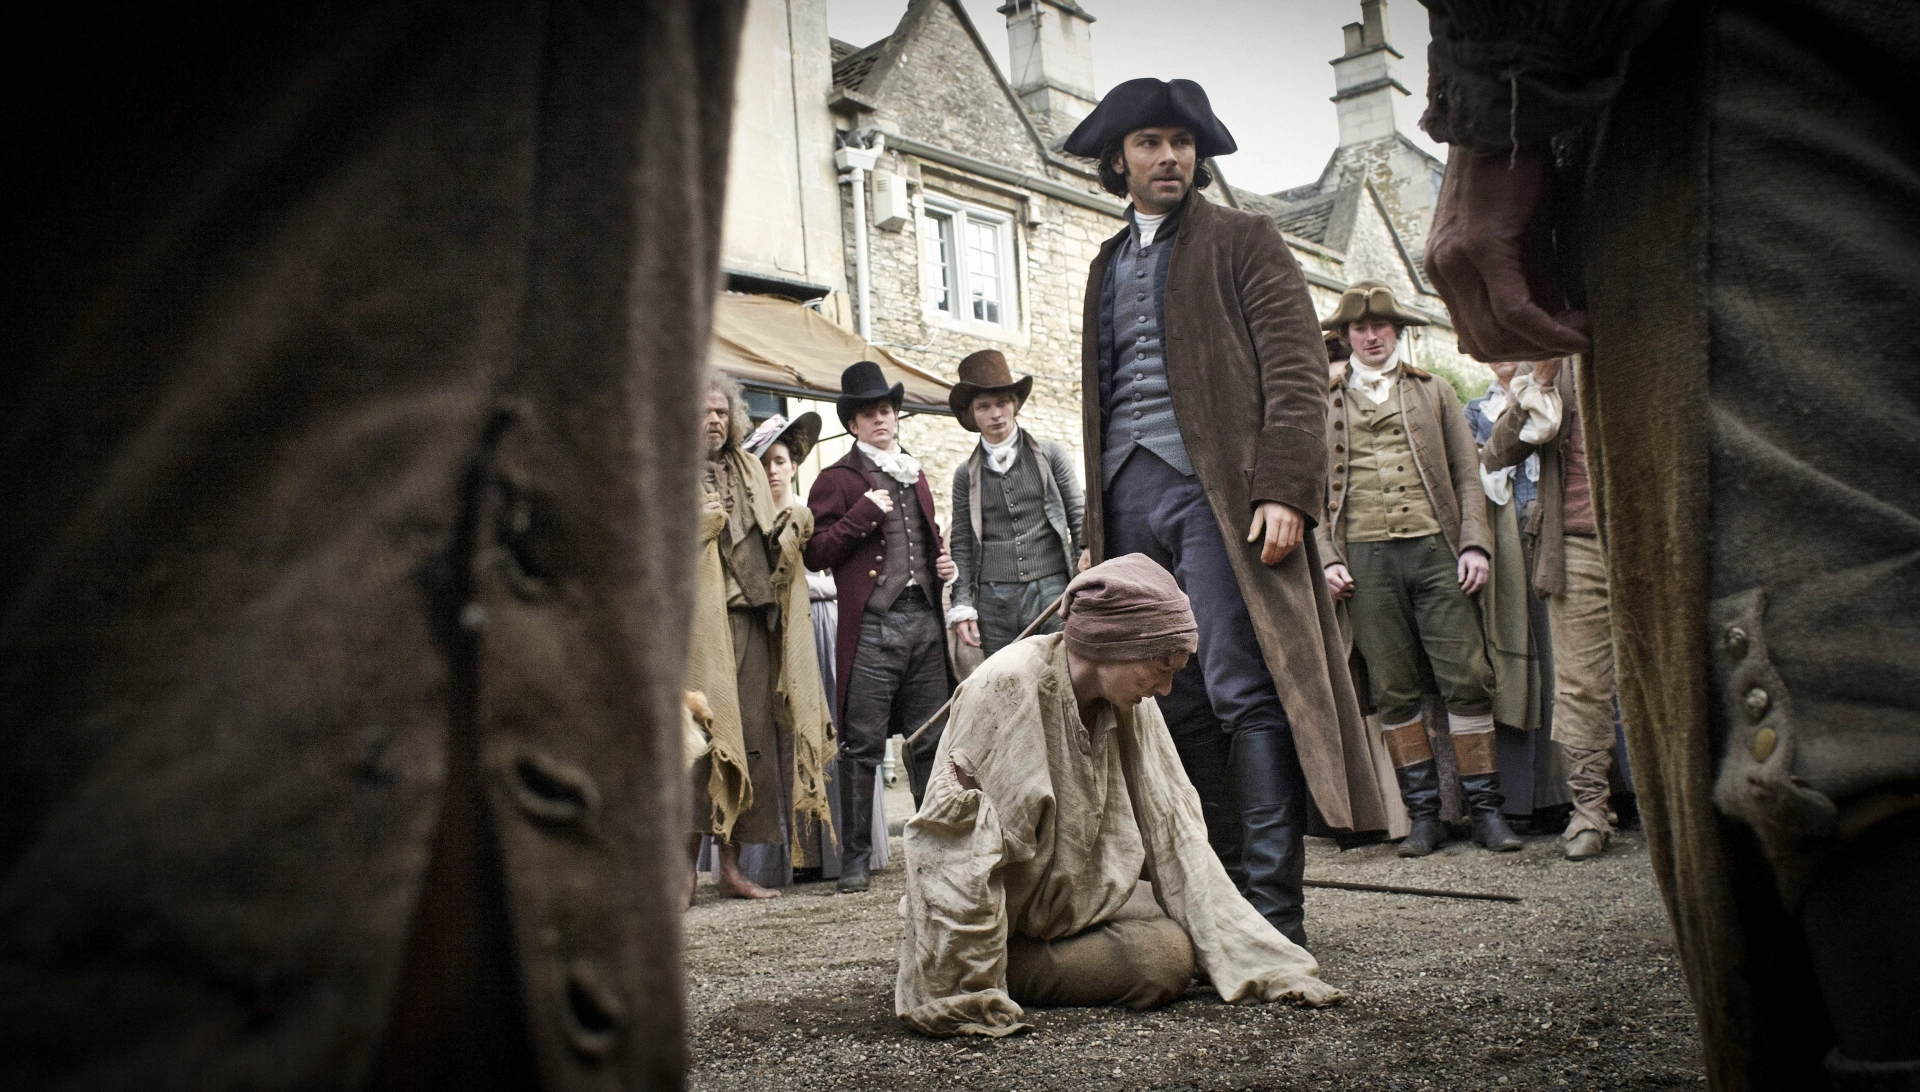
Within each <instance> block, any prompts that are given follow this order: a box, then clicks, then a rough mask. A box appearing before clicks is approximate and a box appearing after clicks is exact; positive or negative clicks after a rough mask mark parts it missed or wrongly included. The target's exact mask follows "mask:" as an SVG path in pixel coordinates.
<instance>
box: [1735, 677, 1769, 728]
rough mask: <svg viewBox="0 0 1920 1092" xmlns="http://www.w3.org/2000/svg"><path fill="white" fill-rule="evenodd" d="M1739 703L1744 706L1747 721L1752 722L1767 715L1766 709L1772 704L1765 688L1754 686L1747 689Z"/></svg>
mask: <svg viewBox="0 0 1920 1092" xmlns="http://www.w3.org/2000/svg"><path fill="white" fill-rule="evenodd" d="M1741 704H1742V705H1744V706H1745V707H1746V711H1747V723H1748V724H1752V723H1754V722H1755V721H1757V720H1759V719H1760V718H1761V717H1764V716H1766V715H1767V709H1768V708H1769V707H1770V706H1772V705H1773V699H1772V698H1771V697H1769V696H1768V695H1767V692H1766V691H1765V690H1762V689H1760V688H1759V687H1757V686H1756V687H1754V688H1753V689H1752V690H1749V691H1747V696H1746V698H1745V699H1744V700H1743V701H1742V703H1741Z"/></svg>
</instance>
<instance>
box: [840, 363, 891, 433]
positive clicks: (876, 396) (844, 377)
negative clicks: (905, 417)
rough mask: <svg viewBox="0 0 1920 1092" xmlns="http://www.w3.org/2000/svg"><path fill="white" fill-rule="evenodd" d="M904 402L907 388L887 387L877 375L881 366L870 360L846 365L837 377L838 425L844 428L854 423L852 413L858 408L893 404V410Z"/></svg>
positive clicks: (885, 378)
mask: <svg viewBox="0 0 1920 1092" xmlns="http://www.w3.org/2000/svg"><path fill="white" fill-rule="evenodd" d="M906 400H907V385H906V384H905V383H895V384H894V385H893V386H891V387H889V386H887V377H886V376H885V375H883V374H882V373H881V371H880V365H878V364H875V363H874V362H873V361H871V360H862V361H860V362H859V363H857V364H849V365H847V370H846V371H844V372H841V373H840V401H839V403H838V409H839V411H840V424H841V425H842V426H844V425H845V424H846V423H847V422H848V421H851V420H853V415H854V413H855V412H856V411H857V410H859V408H860V407H861V406H865V405H869V404H871V403H874V402H892V403H893V408H894V409H899V408H900V403H902V402H905V401H906Z"/></svg>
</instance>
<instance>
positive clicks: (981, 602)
mask: <svg viewBox="0 0 1920 1092" xmlns="http://www.w3.org/2000/svg"><path fill="white" fill-rule="evenodd" d="M1031 390H1033V377H1032V376H1030V375H1023V376H1021V377H1020V378H1019V379H1017V380H1016V379H1015V378H1014V377H1013V372H1012V370H1011V369H1009V368H1008V367H1007V358H1006V357H1004V356H1002V355H1000V353H999V352H998V351H996V350H993V349H983V350H981V351H980V352H977V353H974V354H973V355H972V356H969V357H967V358H966V359H965V360H962V361H961V362H960V381H959V382H958V383H955V384H954V385H953V392H952V393H951V394H950V395H948V398H947V404H948V405H950V406H952V407H953V415H954V417H956V418H958V419H959V421H960V427H961V428H964V429H966V430H967V431H968V432H977V433H979V434H980V443H979V444H978V445H977V446H975V448H974V449H973V454H972V455H971V456H970V457H969V458H968V459H967V461H966V462H965V463H964V464H963V465H961V466H960V467H959V468H958V469H956V470H955V471H954V472H953V564H954V569H955V570H956V573H957V575H956V577H955V579H954V584H953V606H952V607H951V608H949V609H948V611H947V624H948V625H949V626H951V627H953V630H954V634H955V635H956V636H957V637H958V638H959V639H960V641H961V643H963V644H967V645H972V646H974V647H977V648H979V649H981V650H982V652H984V653H985V654H986V655H988V656H991V655H993V654H994V653H996V652H998V651H1000V650H1001V649H1003V648H1005V647H1006V646H1007V645H1009V644H1011V643H1013V639H1014V638H1015V637H1018V636H1019V635H1020V633H1021V631H1022V630H1024V629H1026V628H1027V626H1028V625H1030V624H1032V622H1033V620H1034V619H1035V618H1038V617H1039V616H1040V615H1041V614H1042V613H1043V612H1044V611H1045V610H1046V609H1047V607H1048V606H1049V605H1050V604H1052V603H1053V602H1054V601H1055V600H1057V599H1059V598H1060V593H1062V592H1064V591H1066V590H1067V581H1068V580H1070V579H1072V577H1073V570H1074V561H1075V559H1076V558H1078V557H1079V555H1080V515H1081V509H1082V508H1083V506H1084V500H1083V498H1082V495H1081V492H1080V481H1079V475H1078V474H1077V473H1075V471H1074V467H1073V456H1072V455H1071V454H1069V453H1068V452H1067V449H1066V447H1065V445H1063V444H1059V443H1056V442H1054V441H1052V440H1042V439H1041V438H1039V437H1038V436H1035V435H1034V434H1032V433H1031V432H1028V431H1027V430H1025V429H1023V428H1021V427H1020V426H1019V424H1018V423H1017V420H1016V419H1017V418H1018V417H1019V416H1020V407H1022V406H1024V405H1026V402H1027V393H1028V392H1029V391H1031ZM1062 622H1063V619H1062V618H1060V617H1059V616H1058V615H1056V616H1055V617H1054V618H1052V619H1051V620H1049V621H1048V623H1047V624H1046V625H1045V626H1043V627H1042V628H1041V630H1040V632H1043V633H1055V632H1058V631H1059V629H1060V626H1061V624H1062Z"/></svg>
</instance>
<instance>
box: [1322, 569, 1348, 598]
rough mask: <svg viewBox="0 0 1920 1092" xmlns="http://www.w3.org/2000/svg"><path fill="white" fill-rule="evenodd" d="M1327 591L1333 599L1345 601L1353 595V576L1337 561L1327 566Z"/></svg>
mask: <svg viewBox="0 0 1920 1092" xmlns="http://www.w3.org/2000/svg"><path fill="white" fill-rule="evenodd" d="M1326 571H1327V591H1328V593H1329V594H1331V595H1332V596H1333V597H1334V598H1335V599H1345V598H1346V597H1347V596H1349V595H1352V594H1353V574H1352V573H1350V572H1348V571H1347V567H1346V566H1345V565H1342V564H1340V563H1339V562H1338V561H1336V562H1334V563H1333V564H1331V565H1329V566H1327V570H1326Z"/></svg>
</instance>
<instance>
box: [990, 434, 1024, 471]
mask: <svg viewBox="0 0 1920 1092" xmlns="http://www.w3.org/2000/svg"><path fill="white" fill-rule="evenodd" d="M980 446H981V447H983V448H985V449H986V451H987V465H988V466H990V467H992V468H993V472H994V473H995V474H1005V473H1006V472H1007V469H1008V468H1009V467H1011V466H1013V460H1015V459H1017V458H1019V457H1020V426H1019V425H1015V426H1013V431H1012V432H1009V433H1007V438H1006V440H1005V441H1004V442H1002V443H998V444H996V443H993V442H991V441H989V440H988V439H987V438H986V437H985V436H982V437H980Z"/></svg>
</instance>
